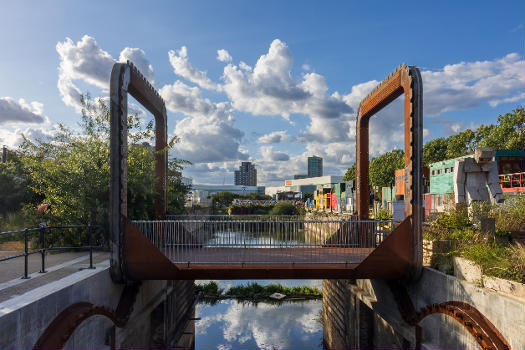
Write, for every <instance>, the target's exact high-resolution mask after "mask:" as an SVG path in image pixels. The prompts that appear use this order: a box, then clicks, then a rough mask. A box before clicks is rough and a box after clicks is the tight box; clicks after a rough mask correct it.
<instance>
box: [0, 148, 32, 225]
mask: <svg viewBox="0 0 525 350" xmlns="http://www.w3.org/2000/svg"><path fill="white" fill-rule="evenodd" d="M7 153H8V156H7V162H6V163H0V193H1V194H2V195H1V196H0V216H6V215H7V214H8V213H13V212H17V211H19V210H20V209H21V208H22V206H23V205H24V204H25V203H35V202H37V201H38V200H39V199H40V198H38V196H37V195H36V194H35V193H34V191H32V190H31V186H30V185H31V177H30V176H29V174H28V173H27V170H26V169H25V167H24V164H23V163H21V162H20V157H19V155H18V154H17V153H16V152H13V151H8V152H7Z"/></svg>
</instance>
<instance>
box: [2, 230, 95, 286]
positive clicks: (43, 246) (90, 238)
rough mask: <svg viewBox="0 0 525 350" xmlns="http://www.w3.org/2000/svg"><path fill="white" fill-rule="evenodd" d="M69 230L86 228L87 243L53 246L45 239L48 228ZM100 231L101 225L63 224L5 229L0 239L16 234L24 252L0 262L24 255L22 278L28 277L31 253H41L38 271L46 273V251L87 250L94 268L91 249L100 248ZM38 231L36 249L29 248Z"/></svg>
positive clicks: (91, 266)
mask: <svg viewBox="0 0 525 350" xmlns="http://www.w3.org/2000/svg"><path fill="white" fill-rule="evenodd" d="M66 229H67V230H69V229H84V230H87V244H88V245H80V246H53V245H52V244H50V243H51V242H49V241H48V240H47V239H46V233H47V231H48V230H66ZM95 231H98V232H99V235H98V238H99V239H98V244H97V245H94V244H96V242H95V238H96V237H95V234H94V233H95ZM102 231H103V227H102V226H100V225H65V226H41V227H33V228H25V229H22V230H14V231H6V232H0V239H2V241H3V240H4V239H5V237H7V236H9V235H18V239H23V240H24V252H23V253H20V254H16V255H11V256H7V257H2V258H0V262H2V261H7V260H11V259H15V258H20V257H24V275H23V277H22V278H23V279H28V278H30V277H29V256H30V255H32V254H38V253H40V255H41V268H40V271H39V272H40V273H46V272H47V271H46V253H47V251H53V250H77V249H78V250H89V267H88V268H89V269H94V268H95V267H94V266H93V250H94V249H101V248H103V243H102V238H101V237H102V236H103V235H102V234H101V233H102ZM37 233H38V246H39V248H37V249H30V246H29V245H30V244H29V243H30V240H31V239H32V238H34V236H35V235H36V234H37Z"/></svg>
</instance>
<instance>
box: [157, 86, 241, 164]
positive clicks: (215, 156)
mask: <svg viewBox="0 0 525 350" xmlns="http://www.w3.org/2000/svg"><path fill="white" fill-rule="evenodd" d="M160 94H161V96H162V97H163V98H164V100H165V101H166V108H168V110H170V111H172V112H180V113H183V114H185V115H187V117H185V118H184V119H182V120H180V121H178V122H177V124H176V126H175V135H176V136H178V137H180V139H181V142H180V143H179V144H177V145H176V146H175V149H176V154H177V156H179V157H180V158H183V159H187V160H190V161H192V162H196V163H199V162H218V161H226V160H235V159H247V157H248V154H247V153H246V152H244V151H242V150H240V148H239V146H240V142H241V139H242V137H243V136H244V133H243V132H242V131H240V130H239V129H237V128H235V127H234V126H233V124H234V121H235V119H234V118H233V117H232V115H231V112H232V111H231V106H230V104H229V103H228V102H220V103H212V102H211V101H210V100H208V99H204V98H203V97H202V96H201V94H200V90H199V88H197V87H190V86H188V85H186V84H184V83H182V82H181V81H176V82H175V83H174V84H172V85H165V86H164V87H162V88H161V89H160Z"/></svg>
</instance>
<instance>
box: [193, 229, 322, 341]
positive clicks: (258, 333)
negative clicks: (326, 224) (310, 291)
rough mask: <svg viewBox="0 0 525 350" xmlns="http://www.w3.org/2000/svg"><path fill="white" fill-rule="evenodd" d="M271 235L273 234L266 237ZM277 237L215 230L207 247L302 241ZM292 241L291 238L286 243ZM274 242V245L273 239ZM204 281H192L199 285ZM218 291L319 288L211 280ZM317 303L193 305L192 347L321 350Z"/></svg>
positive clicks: (312, 282) (229, 301)
mask: <svg viewBox="0 0 525 350" xmlns="http://www.w3.org/2000/svg"><path fill="white" fill-rule="evenodd" d="M272 236H273V235H272ZM286 238H287V239H286V241H281V242H279V240H278V238H276V237H275V236H274V237H270V236H266V237H263V236H261V235H254V234H253V233H250V232H216V233H215V234H214V237H213V238H212V239H211V240H210V243H212V244H217V243H219V242H221V243H223V244H224V243H226V242H227V244H228V245H231V244H232V243H233V245H234V246H235V245H239V244H241V245H244V244H249V245H250V246H251V247H266V246H268V245H269V243H270V239H271V243H272V245H274V246H275V244H276V243H277V244H279V243H282V244H287V243H288V244H290V243H295V242H298V241H303V242H304V240H303V239H302V237H300V236H299V235H298V236H295V237H293V238H292V237H286ZM290 238H292V239H290ZM276 240H277V241H276ZM208 282H209V281H196V283H197V284H205V283H208ZM215 282H217V284H218V285H219V288H220V289H223V290H225V291H226V290H228V289H229V288H231V287H233V286H238V285H248V284H249V283H252V282H257V283H258V284H260V285H267V284H272V283H273V284H275V283H279V284H281V285H283V286H287V287H293V286H301V285H307V286H311V287H317V288H318V289H321V288H322V281H321V280H235V281H215ZM321 307H322V302H321V300H307V301H283V302H277V301H276V302H269V301H259V302H256V303H255V302H247V301H237V300H233V299H227V300H220V301H218V302H216V303H213V304H211V303H206V302H199V303H198V304H197V307H196V316H197V317H200V318H201V319H200V320H199V321H197V322H196V324H195V349H199V350H205V349H218V350H226V349H250V350H251V349H262V350H274V349H279V350H286V349H303V350H317V349H322V348H323V345H322V341H323V328H322V324H321V322H320V320H321Z"/></svg>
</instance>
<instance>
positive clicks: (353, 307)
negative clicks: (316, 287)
mask: <svg viewBox="0 0 525 350" xmlns="http://www.w3.org/2000/svg"><path fill="white" fill-rule="evenodd" d="M352 286H354V287H355V281H351V280H324V281H323V315H322V316H323V342H324V345H325V348H326V349H331V350H339V349H354V350H360V349H361V350H369V349H389V350H397V349H399V350H401V349H409V348H411V347H412V348H413V346H411V344H410V342H409V341H408V340H406V339H405V338H404V337H403V336H402V335H400V334H399V333H398V332H396V331H395V330H394V328H392V326H390V325H389V324H388V322H386V321H385V320H384V319H383V318H382V317H381V316H379V315H378V314H377V313H375V312H373V311H372V309H371V308H369V307H368V306H367V305H366V304H365V303H363V301H362V300H361V299H360V298H359V294H356V293H352V292H351V289H352Z"/></svg>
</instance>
